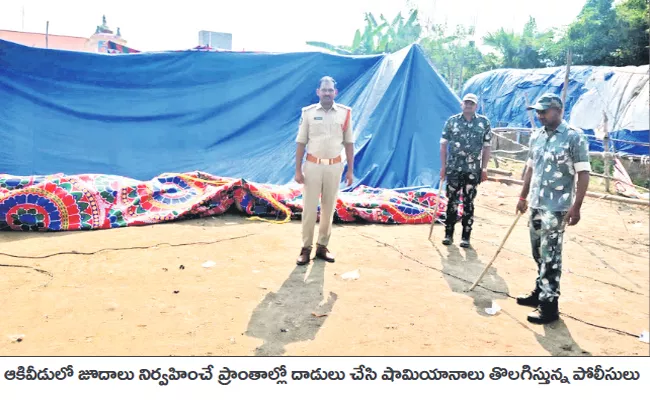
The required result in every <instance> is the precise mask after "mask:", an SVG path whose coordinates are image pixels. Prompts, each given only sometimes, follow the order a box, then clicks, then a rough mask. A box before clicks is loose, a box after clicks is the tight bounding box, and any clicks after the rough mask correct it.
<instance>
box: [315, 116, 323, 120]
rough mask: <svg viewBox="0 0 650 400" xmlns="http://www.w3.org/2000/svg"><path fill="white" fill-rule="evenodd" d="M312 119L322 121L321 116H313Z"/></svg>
mask: <svg viewBox="0 0 650 400" xmlns="http://www.w3.org/2000/svg"><path fill="white" fill-rule="evenodd" d="M314 120H316V121H322V120H323V117H314Z"/></svg>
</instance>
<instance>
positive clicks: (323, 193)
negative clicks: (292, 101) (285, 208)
mask: <svg viewBox="0 0 650 400" xmlns="http://www.w3.org/2000/svg"><path fill="white" fill-rule="evenodd" d="M296 142H297V143H302V144H305V145H306V153H307V160H306V161H305V163H304V164H303V174H304V176H305V183H304V185H303V211H302V242H303V248H309V247H311V246H312V243H313V240H314V227H315V225H316V219H317V215H318V201H319V197H321V199H320V200H321V201H320V203H321V216H320V224H319V232H318V241H317V243H318V244H319V245H321V246H327V245H328V243H329V239H330V235H331V233H332V220H333V217H334V210H335V207H336V200H337V198H338V193H339V185H340V183H341V177H342V174H343V158H342V157H341V154H342V152H343V150H344V143H354V138H353V136H352V109H351V108H350V107H346V106H343V105H341V104H336V103H334V104H333V105H332V108H330V109H329V110H325V109H324V108H323V106H322V105H321V104H320V103H317V104H312V105H310V106H308V107H305V108H303V109H302V115H301V118H300V128H299V130H298V136H297V137H296ZM312 157H315V158H316V159H318V160H310V159H312ZM337 158H338V160H337ZM330 160H331V161H330ZM315 161H316V162H315ZM337 161H338V162H337Z"/></svg>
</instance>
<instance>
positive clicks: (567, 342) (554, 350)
mask: <svg viewBox="0 0 650 400" xmlns="http://www.w3.org/2000/svg"><path fill="white" fill-rule="evenodd" d="M530 311H531V312H532V311H533V309H532V308H530ZM502 312H503V313H504V314H506V315H507V316H509V317H510V318H512V319H513V320H515V321H516V322H517V323H518V324H519V325H521V326H522V327H524V329H526V330H528V331H530V332H531V333H532V334H533V335H535V339H537V341H538V342H539V344H540V345H541V346H542V347H543V348H544V350H546V351H547V352H548V353H549V354H550V355H552V356H557V357H566V356H591V353H590V352H588V351H586V350H584V349H583V348H581V347H580V345H579V344H578V343H576V341H575V340H574V339H573V336H571V332H569V328H568V327H567V326H566V324H565V323H564V321H563V320H562V317H561V316H560V319H559V320H557V321H555V322H552V323H550V324H546V325H544V334H543V335H540V334H539V333H537V332H535V331H534V330H533V329H532V328H531V327H530V326H529V325H527V324H528V322H521V321H520V320H519V319H517V317H515V316H514V315H512V314H510V313H508V312H506V311H502Z"/></svg>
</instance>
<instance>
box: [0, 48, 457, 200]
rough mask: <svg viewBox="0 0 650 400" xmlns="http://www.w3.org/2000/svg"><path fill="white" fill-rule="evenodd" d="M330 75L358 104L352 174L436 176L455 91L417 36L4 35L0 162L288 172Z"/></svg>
mask: <svg viewBox="0 0 650 400" xmlns="http://www.w3.org/2000/svg"><path fill="white" fill-rule="evenodd" d="M324 75H330V76H333V77H334V78H335V79H336V81H337V82H338V87H339V91H340V93H339V96H338V98H337V101H338V102H340V103H342V104H346V105H349V106H351V107H352V108H353V120H352V122H353V130H354V134H355V137H356V143H355V148H356V152H357V156H356V158H355V170H354V171H355V184H354V186H355V187H356V186H358V185H367V186H371V187H380V188H404V187H418V186H430V187H435V186H437V183H438V180H439V178H438V175H439V169H440V160H439V140H440V136H441V131H442V128H443V125H444V122H445V121H446V119H447V118H449V117H450V116H451V115H453V114H455V113H458V112H459V111H460V107H459V98H458V97H457V96H456V95H455V94H454V93H453V92H452V91H451V90H450V89H449V87H448V86H447V84H446V83H445V82H444V81H443V79H441V77H440V76H439V75H438V74H437V73H436V72H435V71H434V69H433V68H432V66H431V65H430V63H429V61H428V60H427V58H426V56H425V55H424V53H423V51H422V49H421V48H420V47H418V46H417V45H413V46H409V47H407V48H405V49H403V50H401V51H399V52H396V53H393V54H387V55H376V56H354V57H352V56H339V55H332V54H326V53H321V52H313V53H288V54H264V53H234V52H233V53H229V52H192V51H187V52H160V53H138V54H117V55H107V54H91V53H80V52H70V51H58V50H51V49H49V50H46V49H38V48H30V47H25V46H21V45H18V44H15V43H12V42H7V41H1V40H0V143H2V145H0V173H5V174H11V175H25V176H26V175H46V174H53V173H64V174H68V175H73V174H92V173H99V174H112V175H118V176H124V177H130V178H134V179H140V180H148V179H151V178H152V177H154V176H157V175H159V174H161V173H165V172H184V171H205V172H208V173H211V174H214V175H218V176H228V177H236V178H244V179H247V180H249V181H253V182H259V183H271V184H286V183H290V182H291V181H292V179H293V176H294V172H295V147H296V145H295V142H294V140H295V137H296V134H297V129H298V122H299V119H300V111H301V108H302V107H304V106H307V105H309V104H311V103H315V102H317V101H318V98H317V97H316V86H317V84H318V80H319V79H320V77H322V76H324Z"/></svg>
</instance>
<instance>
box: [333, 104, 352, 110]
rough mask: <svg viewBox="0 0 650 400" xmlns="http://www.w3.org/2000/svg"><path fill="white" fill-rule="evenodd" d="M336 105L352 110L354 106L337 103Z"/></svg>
mask: <svg viewBox="0 0 650 400" xmlns="http://www.w3.org/2000/svg"><path fill="white" fill-rule="evenodd" d="M336 106H337V107H341V108H342V109H344V110H352V107H349V106H346V105H343V104H339V103H336Z"/></svg>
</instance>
